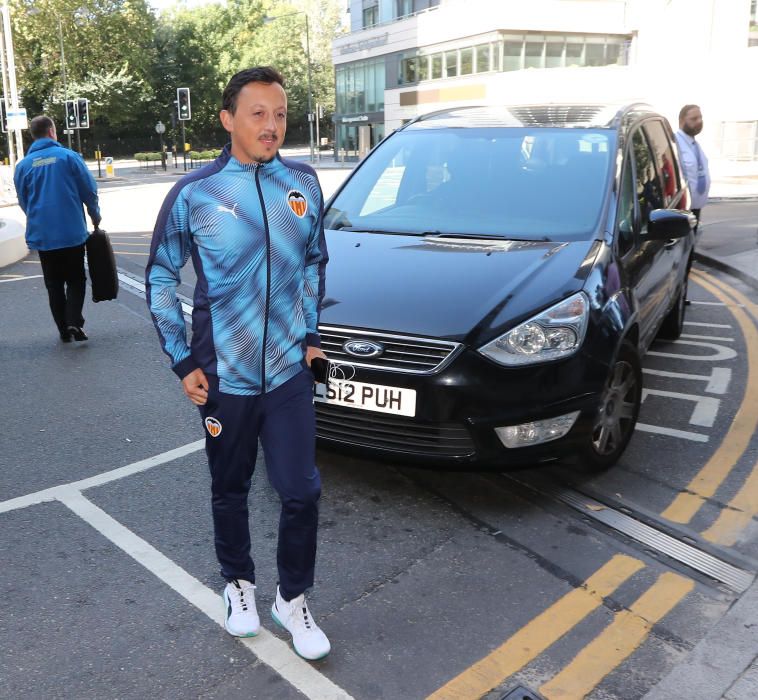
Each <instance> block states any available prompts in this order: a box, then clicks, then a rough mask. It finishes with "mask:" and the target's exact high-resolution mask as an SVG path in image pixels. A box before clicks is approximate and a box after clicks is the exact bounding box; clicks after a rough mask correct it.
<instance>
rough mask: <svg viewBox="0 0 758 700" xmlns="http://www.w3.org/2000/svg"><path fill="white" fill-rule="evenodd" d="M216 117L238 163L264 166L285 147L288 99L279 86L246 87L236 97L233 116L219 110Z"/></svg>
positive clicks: (254, 85)
mask: <svg viewBox="0 0 758 700" xmlns="http://www.w3.org/2000/svg"><path fill="white" fill-rule="evenodd" d="M219 116H220V117H221V123H222V124H223V125H224V129H226V130H227V131H228V132H229V134H230V135H231V137H232V155H233V156H234V157H235V158H236V159H237V160H238V161H240V163H252V162H258V163H262V162H266V161H269V160H271V159H272V158H273V157H274V156H275V155H276V152H277V151H278V150H279V147H280V146H281V145H282V143H284V134H285V132H286V131H287V95H286V93H285V92H284V89H283V88H282V86H281V85H279V83H271V84H270V85H268V84H266V83H248V84H247V85H245V86H244V87H243V88H242V90H240V92H239V94H238V95H237V109H236V111H235V112H234V114H232V113H231V112H230V111H229V110H226V109H222V110H221V113H220V115H219Z"/></svg>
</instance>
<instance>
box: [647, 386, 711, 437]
mask: <svg viewBox="0 0 758 700" xmlns="http://www.w3.org/2000/svg"><path fill="white" fill-rule="evenodd" d="M648 396H665V397H666V398H669V399H681V400H682V401H693V402H694V403H695V408H694V409H692V415H691V416H690V423H692V425H701V426H702V427H704V428H712V427H713V424H714V423H715V421H716V415H717V414H718V412H719V406H720V405H721V399H714V398H713V397H712V396H698V395H697V394H682V393H680V392H678V391H663V390H662V389H643V390H642V401H643V402H644V401H645V399H646V398H647V397H648Z"/></svg>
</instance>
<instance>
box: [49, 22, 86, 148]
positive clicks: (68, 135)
mask: <svg viewBox="0 0 758 700" xmlns="http://www.w3.org/2000/svg"><path fill="white" fill-rule="evenodd" d="M55 19H57V20H58V39H59V40H60V43H61V75H62V76H63V104H64V105H65V104H66V101H67V100H68V85H67V84H66V55H65V53H64V52H63V27H62V26H61V18H60V16H58V15H55ZM65 112H66V110H65V109H64V110H63V113H64V120H63V121H64V124H66V119H65ZM66 138H67V139H68V148H69V150H71V129H69V128H68V124H66ZM79 150H81V148H80V149H79Z"/></svg>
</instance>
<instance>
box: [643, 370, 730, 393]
mask: <svg viewBox="0 0 758 700" xmlns="http://www.w3.org/2000/svg"><path fill="white" fill-rule="evenodd" d="M642 371H643V372H644V373H645V374H653V375H655V376H657V377H671V378H672V379H694V380H698V381H703V382H708V384H707V385H706V387H705V390H706V391H707V392H708V393H709V394H726V390H727V389H728V388H729V382H730V381H731V379H732V370H730V369H729V368H728V367H714V368H713V371H712V372H711V374H710V375H707V374H684V373H683V372H664V371H663V370H662V369H647V367H643V368H642Z"/></svg>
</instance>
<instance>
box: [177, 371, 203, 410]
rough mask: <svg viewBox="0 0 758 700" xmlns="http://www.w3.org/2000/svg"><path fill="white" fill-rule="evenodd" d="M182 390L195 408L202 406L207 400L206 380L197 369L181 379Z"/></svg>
mask: <svg viewBox="0 0 758 700" xmlns="http://www.w3.org/2000/svg"><path fill="white" fill-rule="evenodd" d="M182 389H184V393H185V394H186V395H187V398H188V399H189V400H190V401H192V403H194V404H195V406H204V405H205V402H206V401H207V400H208V380H207V379H206V377H205V372H203V370H201V369H200V368H199V367H198V368H197V369H195V370H192V371H191V372H190V373H189V374H188V375H187V376H186V377H185V378H184V379H182Z"/></svg>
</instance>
